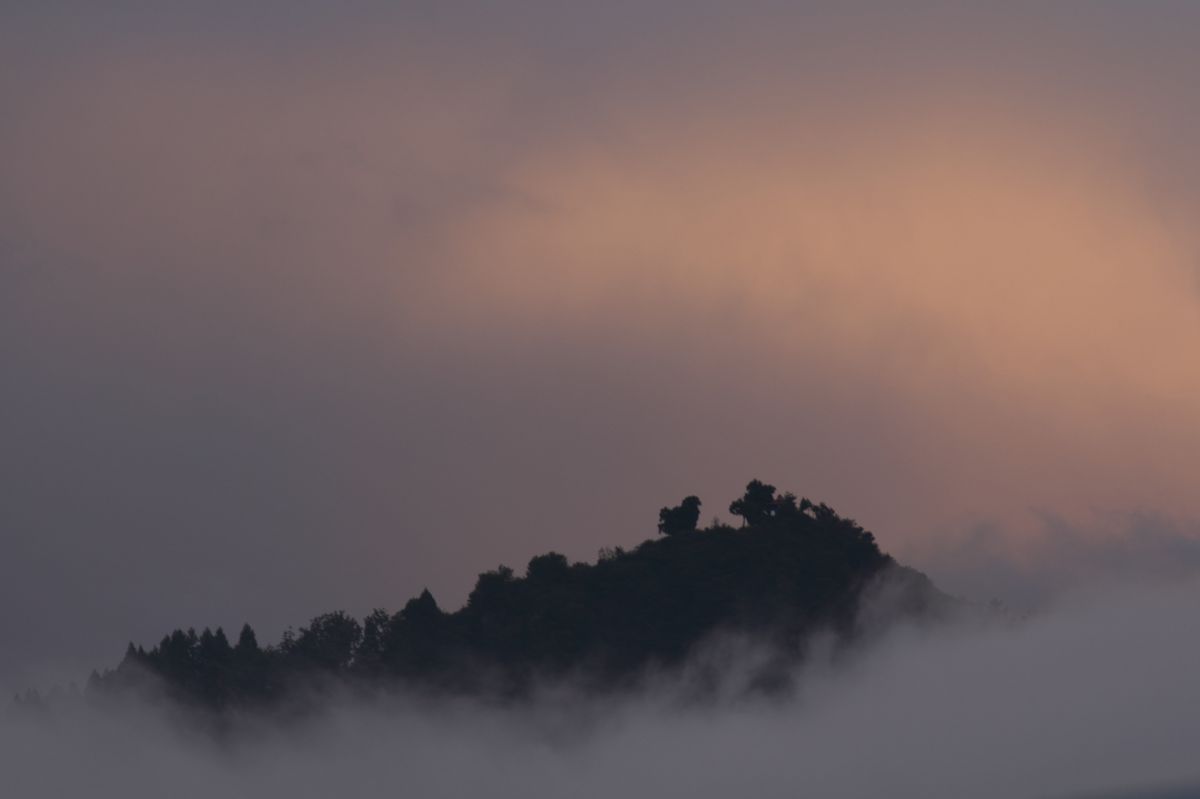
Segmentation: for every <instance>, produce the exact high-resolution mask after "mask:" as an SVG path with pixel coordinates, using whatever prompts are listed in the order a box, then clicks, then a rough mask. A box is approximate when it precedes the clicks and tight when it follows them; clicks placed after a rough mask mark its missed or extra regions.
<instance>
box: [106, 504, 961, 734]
mask: <svg viewBox="0 0 1200 799" xmlns="http://www.w3.org/2000/svg"><path fill="white" fill-rule="evenodd" d="M730 512H731V513H733V514H734V515H736V516H740V517H741V518H742V520H743V526H742V527H740V528H734V527H731V526H729V525H725V524H720V523H716V522H714V524H713V525H711V526H709V527H707V528H703V529H698V527H697V522H698V520H699V515H700V500H699V499H698V498H696V497H688V498H686V499H684V500H683V502H682V503H680V505H678V506H676V507H671V508H663V509H662V511H661V512H660V514H659V533H660V536H659V537H658V538H656V539H653V540H649V541H645V542H644V543H642V544H640V545H639V546H637V547H635V548H634V549H631V550H629V551H625V550H623V549H621V548H619V547H618V548H616V549H612V550H603V551H602V552H601V555H600V558H599V560H598V561H597V562H596V563H569V562H568V561H567V559H566V558H565V557H564V556H562V555H560V554H557V553H554V552H551V553H548V554H545V555H539V556H537V557H535V558H533V559H532V560H531V561H530V562H529V565H528V567H527V568H526V570H525V574H524V575H523V576H518V575H517V574H515V573H514V572H513V571H512V570H511V569H509V568H507V567H503V566H502V567H500V568H498V569H496V570H494V571H489V572H485V573H484V574H481V575H479V578H478V581H477V582H476V584H475V588H474V590H473V591H472V592H471V594H470V597H469V599H468V600H467V603H466V605H465V606H464V607H463V608H461V609H460V610H457V611H454V612H449V613H448V612H445V611H443V610H442V609H441V608H440V607H438V604H437V602H436V601H435V600H434V598H433V596H432V595H431V594H430V593H429V592H428V591H424V592H422V593H421V594H420V596H417V597H415V598H413V599H410V600H409V601H408V603H407V604H406V605H405V606H404V608H403V609H402V610H400V611H399V612H398V613H394V614H393V613H388V612H386V611H384V610H376V611H374V612H372V613H371V614H370V615H368V616H367V617H366V618H365V619H364V620H362V621H361V622H360V621H359V620H357V619H355V618H353V617H351V616H349V615H347V614H346V613H343V612H341V611H337V612H333V613H327V614H324V615H321V616H318V617H317V618H315V619H313V620H312V621H310V622H309V623H308V624H307V625H306V626H303V627H301V628H300V629H299V630H297V631H292V630H289V631H288V632H287V633H285V634H284V636H283V639H282V640H281V641H280V642H279V643H277V644H274V645H269V646H261V645H260V644H259V642H258V640H257V638H256V636H255V634H254V631H253V630H252V629H251V628H250V626H249V625H246V626H244V627H243V628H242V630H241V632H240V634H239V635H238V636H237V639H236V640H235V641H232V642H231V641H230V640H229V639H228V638H227V636H226V634H225V633H224V631H223V630H221V629H220V628H218V629H217V630H216V631H212V630H209V629H205V630H204V631H203V632H201V633H199V634H197V633H196V632H195V630H187V631H183V630H175V631H174V632H172V633H171V634H170V635H167V636H165V637H164V638H163V639H162V640H161V641H160V642H159V643H158V645H157V646H154V647H152V648H151V649H149V650H146V649H144V648H143V647H138V646H135V645H133V644H132V643H131V644H130V645H129V648H128V649H127V651H126V654H125V657H124V660H122V662H121V663H120V665H118V666H117V667H116V668H115V669H110V670H108V671H105V672H104V673H102V674H100V673H93V674H92V676H91V678H90V679H89V681H88V684H87V688H86V691H85V695H86V696H88V697H89V698H91V697H97V698H100V699H103V698H106V697H107V698H113V697H120V696H123V695H127V694H129V693H131V692H136V693H139V694H141V695H145V696H150V697H152V698H158V699H162V700H168V701H173V702H177V703H180V704H183V705H187V706H193V707H198V708H203V709H209V710H218V711H219V710H225V709H230V708H253V707H266V706H271V705H275V704H278V703H280V702H281V701H283V700H284V699H286V698H287V697H289V696H291V695H293V694H295V693H304V692H312V691H314V690H315V691H318V692H320V691H322V690H326V689H328V688H329V687H331V686H348V687H351V688H367V689H371V690H378V689H381V688H382V689H388V688H393V687H395V688H408V689H418V690H422V691H436V692H446V693H488V694H500V695H504V696H520V695H521V694H522V693H524V692H526V691H527V690H529V689H530V688H531V687H532V686H534V685H535V684H537V681H539V680H543V679H551V680H553V679H561V678H567V677H569V678H571V679H573V680H576V681H578V682H579V684H582V685H585V686H589V687H592V688H595V689H597V690H607V689H612V688H618V687H621V686H624V685H629V684H632V683H633V682H636V680H637V679H639V677H640V676H642V675H643V674H645V673H646V670H647V669H671V668H673V667H678V666H680V665H682V664H683V663H684V662H685V661H686V660H687V658H688V656H689V654H691V653H693V652H694V651H695V650H696V647H698V646H699V645H701V644H702V643H703V642H705V641H706V640H708V639H710V638H711V637H712V636H714V635H715V634H718V633H721V632H731V633H736V634H738V635H742V636H748V637H754V638H761V639H762V640H764V641H766V642H768V643H770V644H771V645H772V646H774V647H775V648H776V651H778V652H779V653H780V656H781V657H782V658H783V659H784V660H786V661H788V662H795V661H796V660H798V659H800V658H802V657H803V655H804V650H805V645H806V642H807V641H809V640H810V639H811V637H812V635H813V634H814V633H816V632H819V631H820V632H829V633H832V634H833V636H834V638H835V639H836V640H839V641H843V642H848V641H853V640H854V639H855V637H856V636H857V635H858V634H859V632H860V630H861V624H862V620H861V614H860V610H861V608H862V606H863V603H864V601H865V598H866V594H867V592H869V591H870V590H871V589H872V587H873V586H876V585H878V584H879V582H880V579H881V578H882V577H884V576H886V577H887V582H888V586H889V590H888V594H889V613H890V614H893V615H900V616H908V617H913V616H916V617H923V616H935V615H941V614H942V613H944V612H945V611H947V610H948V609H949V608H950V607H951V606H952V605H953V600H951V599H950V598H949V597H948V596H946V595H945V594H943V593H941V592H940V591H938V590H937V589H936V588H935V587H934V586H933V585H932V583H931V582H930V581H929V580H928V578H926V577H925V576H924V575H923V574H921V573H919V572H916V571H913V570H911V569H908V568H905V567H903V566H900V565H898V564H897V563H896V562H895V561H894V560H893V559H892V558H891V557H890V556H888V555H886V554H885V553H883V552H882V551H880V549H879V547H878V545H877V544H876V542H875V538H874V536H873V535H872V534H871V533H869V532H867V531H865V530H864V529H863V528H862V527H860V526H859V525H858V524H856V523H855V522H854V521H853V520H851V519H848V518H843V517H841V516H839V515H838V514H837V513H835V512H834V511H833V510H832V509H831V508H829V507H827V506H826V505H824V504H814V503H812V502H809V501H808V500H807V499H799V500H798V499H797V498H796V497H795V496H794V495H792V494H783V495H779V494H777V493H776V491H775V488H774V486H771V485H767V484H764V483H761V482H759V481H757V480H755V481H752V482H751V483H750V484H749V485H748V486H747V488H746V493H745V494H744V495H743V496H742V497H740V498H739V499H737V500H735V501H734V502H733V503H732V504H731V505H730ZM300 688H302V689H304V691H303V692H302V691H297V690H296V689H300Z"/></svg>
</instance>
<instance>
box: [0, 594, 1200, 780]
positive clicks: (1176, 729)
mask: <svg viewBox="0 0 1200 799" xmlns="http://www.w3.org/2000/svg"><path fill="white" fill-rule="evenodd" d="M1198 600H1200V584H1198V583H1196V582H1195V581H1191V582H1187V583H1183V584H1176V585H1173V586H1170V587H1162V586H1158V587H1153V586H1151V585H1148V584H1147V585H1142V586H1141V587H1140V588H1139V589H1138V590H1111V591H1108V592H1105V593H1103V594H1101V595H1093V596H1091V597H1090V598H1089V599H1087V600H1083V599H1080V598H1078V597H1076V598H1075V599H1073V600H1071V601H1067V602H1063V603H1061V604H1060V605H1059V606H1058V607H1057V609H1056V610H1054V611H1053V612H1047V613H1043V614H1040V615H1038V616H1035V617H1033V618H1031V619H1028V620H1026V621H1024V622H1021V623H1013V624H1006V625H992V626H985V627H979V626H969V625H967V626H962V627H958V628H953V629H946V628H938V629H928V628H927V629H923V630H914V629H902V630H898V631H893V632H892V633H891V634H889V635H888V636H887V637H886V638H884V639H883V640H881V641H879V642H876V643H875V644H874V645H873V646H872V647H871V648H869V649H868V650H866V651H865V652H861V653H859V654H858V655H857V656H855V657H853V658H851V659H849V660H841V661H839V662H838V663H836V664H834V663H828V662H816V663H814V664H812V665H811V666H810V667H809V668H808V669H807V670H806V671H805V672H804V673H803V674H802V675H801V676H800V681H799V686H800V689H799V692H798V694H797V696H796V697H795V698H793V699H790V700H779V699H774V700H764V699H746V698H745V697H741V698H738V699H732V700H731V699H722V700H718V701H716V702H711V703H706V704H702V705H694V704H687V703H681V702H680V701H678V700H679V695H678V693H677V692H676V691H673V690H672V685H671V684H661V685H655V686H652V688H651V689H650V690H648V691H647V693H646V694H645V695H640V696H630V697H621V698H607V699H605V700H604V701H597V700H594V699H593V700H588V699H585V698H581V697H580V696H577V695H574V694H572V693H571V692H570V691H566V690H562V689H561V687H560V689H558V690H556V691H553V692H548V693H547V694H546V695H545V696H543V697H542V698H541V699H540V700H538V701H537V702H535V703H533V704H532V705H519V706H514V707H503V706H494V705H491V706H482V705H478V704H475V703H471V702H466V701H463V702H454V701H450V700H447V701H444V702H436V701H429V700H421V699H412V700H405V701H395V702H380V703H373V704H371V703H361V702H353V701H346V702H344V703H341V704H339V705H336V706H335V707H334V708H332V709H331V710H330V711H329V712H328V714H327V715H325V716H322V717H319V718H316V719H312V720H310V721H309V722H308V723H306V724H301V725H297V724H295V723H289V724H286V725H282V726H276V725H274V724H273V723H263V724H261V725H253V724H250V725H246V726H245V727H244V728H243V729H241V731H240V732H238V733H235V734H234V735H233V736H232V737H227V738H223V739H221V740H220V741H214V739H212V738H208V737H206V736H205V735H203V734H199V733H196V732H195V731H194V730H188V729H186V728H184V729H181V728H178V727H175V726H171V725H169V724H168V723H167V722H165V721H164V720H163V719H162V718H161V717H159V716H156V715H154V714H153V713H152V712H149V711H147V712H136V711H135V710H134V709H132V708H127V709H126V710H127V711H129V712H125V713H118V714H105V713H103V712H95V713H91V714H85V715H82V716H78V717H69V716H68V717H66V718H64V717H59V718H57V719H56V720H54V721H44V720H43V721H41V722H38V721H19V720H18V721H16V722H12V721H10V722H9V724H8V725H6V726H3V727H0V763H2V764H3V766H4V772H5V784H6V786H8V788H9V789H10V790H12V791H13V792H14V793H15V794H16V795H20V796H24V797H40V796H63V795H69V794H74V793H79V792H81V791H84V790H86V791H87V792H88V793H89V795H93V796H99V797H107V796H156V795H162V794H163V793H170V794H171V795H173V796H179V797H190V796H209V795H212V794H213V793H229V794H236V795H242V794H249V793H254V794H255V795H261V796H295V797H306V796H313V797H317V796H328V795H329V794H330V793H338V794H342V795H373V794H379V793H401V794H404V795H409V794H412V795H420V796H464V795H476V794H479V793H485V792H486V793H487V794H489V795H492V796H498V797H508V796H530V797H541V796H547V797H550V796H563V795H571V796H581V797H591V796H596V797H601V796H612V795H628V796H648V795H655V796H696V797H708V796H712V797H718V796H729V795H735V794H738V795H740V794H746V793H752V794H754V795H757V796H764V797H773V796H780V797H783V796H796V795H820V796H828V797H862V796H871V795H880V794H887V795H889V796H897V797H943V796H944V797H954V796H966V795H970V796H978V797H983V798H984V799H986V798H987V797H1059V796H1061V797H1073V796H1085V795H1087V796H1091V795H1106V796H1108V795H1111V796H1125V797H1135V796H1136V797H1143V796H1144V797H1150V796H1160V795H1162V796H1166V795H1170V796H1186V795H1192V794H1190V793H1186V792H1182V793H1178V794H1176V793H1170V794H1167V793H1159V791H1164V790H1167V789H1174V788H1177V787H1178V786H1188V785H1192V786H1195V785H1200V769H1198V768H1197V765H1196V761H1195V741H1196V740H1197V736H1200V712H1198V711H1200V693H1198V692H1197V689H1196V685H1195V674H1196V672H1197V669H1198V668H1200V645H1198V644H1197V641H1200V635H1198V633H1200V626H1198V625H1200V622H1198V621H1197V616H1196V614H1195V612H1194V609H1195V607H1196V602H1197V601H1198ZM730 674H736V672H735V671H734V672H730Z"/></svg>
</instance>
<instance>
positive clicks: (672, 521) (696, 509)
mask: <svg viewBox="0 0 1200 799" xmlns="http://www.w3.org/2000/svg"><path fill="white" fill-rule="evenodd" d="M699 522H700V497H697V496H695V495H693V496H689V497H684V498H683V501H682V502H680V503H679V504H678V505H676V506H675V507H673V508H663V509H662V510H660V511H659V512H658V532H659V533H661V534H663V535H678V534H679V533H690V532H692V531H693V530H695V529H696V525H697V524H698V523H699Z"/></svg>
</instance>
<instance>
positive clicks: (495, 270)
mask: <svg viewBox="0 0 1200 799" xmlns="http://www.w3.org/2000/svg"><path fill="white" fill-rule="evenodd" d="M966 5H967V4H961V5H960V4H945V3H918V4H911V5H910V4H905V7H904V8H900V7H899V5H898V4H890V3H889V4H870V3H850V4H837V7H836V8H834V5H833V4H829V5H823V6H817V5H805V4H797V3H776V2H756V1H755V0H751V1H750V2H747V3H740V4H737V6H736V8H734V7H733V6H731V5H729V4H718V3H706V2H699V3H697V2H689V3H683V2H672V1H665V2H650V3H639V4H625V3H607V4H586V5H585V4H580V5H574V6H571V5H568V4H561V3H549V2H546V3H542V2H514V3H509V4H504V6H503V8H501V7H500V6H496V7H494V8H471V7H468V6H458V5H452V4H445V3H436V4H435V3H420V2H407V3H382V2H379V3H373V2H343V3H337V4H333V3H329V4H325V3H318V2H301V3H295V2H293V3H283V2H269V1H268V2H258V3H232V2H209V3H203V4H199V3H196V4H187V3H182V4H170V7H167V5H165V4H158V3H137V2H116V3H112V4H105V6H104V8H100V7H98V6H97V5H96V4H91V3H71V2H61V3H53V2H49V3H38V4H6V5H5V6H4V7H3V8H2V9H0V380H2V389H3V390H2V391H0V485H2V486H3V488H2V489H0V545H2V550H3V555H2V557H0V591H2V592H3V594H2V595H0V596H2V599H3V601H2V602H0V641H3V646H2V647H0V653H2V654H0V687H9V686H13V687H24V686H25V685H27V684H29V683H30V682H31V681H33V682H44V681H45V680H46V679H47V678H48V677H49V676H51V675H52V676H53V677H54V678H55V679H59V678H62V679H68V678H71V679H80V678H81V677H82V676H83V675H84V674H86V671H87V669H89V668H91V667H92V666H96V665H104V664H106V663H111V662H112V661H115V660H116V659H117V657H119V655H120V653H121V652H122V651H123V649H124V644H125V642H126V641H128V640H134V641H138V642H144V643H146V644H151V643H153V642H154V641H156V640H157V639H158V638H159V637H161V635H162V634H163V633H164V632H166V631H168V630H170V629H172V628H174V627H179V626H182V627H186V626H189V625H194V626H196V627H197V628H200V627H203V626H205V625H214V626H215V625H218V624H220V625H224V626H225V627H226V628H227V629H228V628H236V627H237V626H240V624H241V623H242V622H244V621H249V622H250V623H252V624H253V625H254V626H255V627H256V628H258V629H259V630H260V631H261V632H262V634H263V635H264V636H265V637H266V638H268V639H271V638H274V637H275V636H277V635H278V634H279V632H280V631H282V629H283V628H284V627H285V626H286V625H288V624H300V623H303V622H304V620H306V619H307V618H309V617H310V616H312V615H315V614H316V613H318V612H322V611H326V610H330V609H333V608H345V609H348V610H350V611H352V612H355V613H363V612H365V611H366V610H368V609H370V608H372V607H376V606H384V607H390V608H393V609H394V608H396V607H399V606H400V605H402V604H403V602H404V601H405V600H406V599H407V598H408V597H410V596H413V595H415V594H416V593H418V592H419V591H420V590H421V589H422V588H423V587H426V586H428V587H429V588H430V589H431V590H432V591H433V592H434V594H435V596H437V597H438V598H439V600H440V601H441V603H442V604H443V606H445V607H448V608H454V607H457V606H458V605H459V604H461V602H462V601H463V600H464V599H465V597H466V595H467V593H468V592H469V590H470V588H471V585H472V583H473V580H474V576H475V575H476V574H477V573H478V572H480V571H482V570H484V569H489V568H493V567H494V566H496V565H497V564H499V563H506V564H509V565H512V566H514V567H516V568H517V569H518V570H520V569H521V568H522V567H523V565H524V564H525V563H526V562H527V560H528V559H529V557H531V556H533V555H535V554H538V553H540V552H544V551H546V550H549V549H554V550H557V551H561V552H563V553H565V554H567V555H568V556H569V557H571V558H574V559H590V558H594V557H595V554H596V552H597V550H598V549H599V548H600V547H603V546H612V545H617V544H622V545H626V546H628V545H632V544H635V543H636V542H638V541H640V540H642V539H643V538H645V537H648V536H651V535H653V534H654V532H655V529H654V525H655V521H656V517H657V511H658V509H659V508H660V507H661V506H663V505H666V504H674V503H675V502H677V501H678V500H679V499H680V498H681V497H682V496H684V495H686V494H691V493H695V494H698V495H699V496H700V497H701V498H702V499H703V501H704V507H703V516H704V519H705V520H707V519H709V518H711V517H712V516H713V515H720V516H722V517H724V518H726V519H728V517H729V514H728V513H727V506H728V502H729V501H730V500H731V499H733V498H734V497H735V496H737V495H738V494H739V493H740V490H741V487H742V486H743V485H744V484H745V483H746V482H747V481H748V480H749V479H751V478H754V477H758V478H762V479H764V480H768V481H770V482H773V483H775V484H776V485H778V486H779V487H780V488H781V489H788V490H793V491H795V492H796V493H798V494H801V495H805V496H809V497H811V498H813V499H815V500H823V501H826V502H828V503H830V504H831V505H833V506H834V507H835V508H837V509H838V510H839V511H841V512H843V513H844V514H846V515H850V516H853V517H854V518H856V519H857V520H858V521H859V522H861V523H862V524H864V525H865V526H866V527H868V528H869V529H871V530H873V531H874V532H875V533H876V535H877V536H878V538H879V540H880V541H881V543H882V545H883V546H884V548H885V549H887V550H889V551H891V552H893V553H894V554H896V555H897V556H898V557H900V558H901V559H902V560H904V561H905V562H909V563H911V564H912V565H914V566H916V567H918V568H925V569H926V570H928V571H929V572H930V573H931V574H932V575H933V576H934V577H935V579H937V580H938V581H939V583H940V584H943V585H946V586H947V587H948V588H950V589H952V590H955V591H956V592H961V593H965V594H968V595H973V596H978V597H981V598H986V597H991V596H998V597H1000V598H1003V599H1004V600H1005V601H1008V602H1011V603H1014V604H1016V605H1021V604H1033V603H1037V602H1042V601H1045V600H1046V599H1047V598H1048V597H1051V596H1053V595H1054V594H1055V592H1056V590H1057V588H1058V586H1060V585H1063V584H1065V583H1074V582H1088V581H1089V580H1091V581H1095V580H1096V579H1100V577H1103V576H1104V575H1110V574H1114V573H1127V572H1134V573H1136V574H1138V575H1141V576H1146V575H1148V576H1151V577H1156V576H1161V575H1167V576H1173V575H1190V574H1194V573H1197V572H1200V521H1197V520H1200V491H1198V490H1197V482H1198V479H1200V402H1198V401H1197V397H1198V396H1200V357H1197V354H1198V353H1200V234H1198V233H1197V231H1196V229H1195V224H1194V220H1195V219H1196V218H1197V217H1196V212H1197V210H1200V188H1198V187H1200V157H1197V155H1196V151H1195V145H1194V142H1195V141H1200V97H1198V96H1197V94H1196V92H1195V90H1194V83H1195V75H1196V74H1197V70H1198V69H1200V55H1197V52H1196V48H1195V46H1194V43H1195V41H1197V38H1198V36H1200V9H1198V8H1197V7H1195V6H1194V5H1191V4H1187V3H1166V2H1163V3H1154V4H1136V5H1135V4H1125V3H1100V2H1093V3H1058V4H1054V5H1053V6H1046V5H1045V4H1026V3H1006V4H1003V5H999V4H997V5H996V6H995V7H992V8H979V7H975V4H971V6H970V7H966ZM1097 575H1100V577H1097Z"/></svg>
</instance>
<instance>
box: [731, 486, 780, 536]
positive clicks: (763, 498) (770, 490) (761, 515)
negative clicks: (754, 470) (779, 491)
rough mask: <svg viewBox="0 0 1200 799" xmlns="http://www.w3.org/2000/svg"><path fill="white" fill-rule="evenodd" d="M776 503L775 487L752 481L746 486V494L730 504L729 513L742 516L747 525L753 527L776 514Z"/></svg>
mask: <svg viewBox="0 0 1200 799" xmlns="http://www.w3.org/2000/svg"><path fill="white" fill-rule="evenodd" d="M776 503H777V501H776V499H775V486H773V485H770V484H769V483H764V482H762V481H761V480H751V481H750V482H749V483H748V484H747V485H746V493H745V494H743V495H742V496H741V498H740V499H735V500H734V501H733V502H731V503H729V512H730V513H732V514H733V515H734V516H741V517H742V520H743V523H744V524H745V525H747V526H750V527H753V526H755V525H756V524H762V523H763V522H765V521H766V520H767V519H769V518H771V517H772V516H773V515H774V514H775V509H776Z"/></svg>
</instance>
